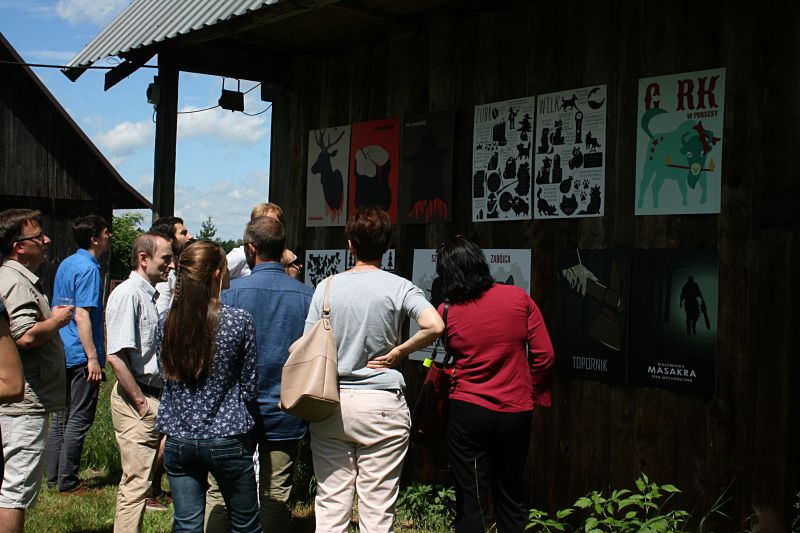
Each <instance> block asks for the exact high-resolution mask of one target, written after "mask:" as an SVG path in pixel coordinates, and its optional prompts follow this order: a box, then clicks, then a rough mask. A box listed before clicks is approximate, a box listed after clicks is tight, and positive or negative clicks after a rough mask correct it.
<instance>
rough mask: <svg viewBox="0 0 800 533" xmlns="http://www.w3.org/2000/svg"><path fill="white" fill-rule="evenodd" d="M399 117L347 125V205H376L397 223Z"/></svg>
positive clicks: (352, 207)
mask: <svg viewBox="0 0 800 533" xmlns="http://www.w3.org/2000/svg"><path fill="white" fill-rule="evenodd" d="M399 170H400V119H399V118H397V117H392V118H386V119H380V120H371V121H368V122H359V123H356V124H353V125H352V126H351V129H350V183H349V189H348V198H349V199H348V204H347V205H348V209H349V212H350V213H353V211H355V209H357V208H359V207H370V206H375V207H380V208H381V209H383V210H385V211H386V212H387V213H389V217H390V218H391V219H392V223H394V224H396V223H397V186H398V179H399V176H400V173H399Z"/></svg>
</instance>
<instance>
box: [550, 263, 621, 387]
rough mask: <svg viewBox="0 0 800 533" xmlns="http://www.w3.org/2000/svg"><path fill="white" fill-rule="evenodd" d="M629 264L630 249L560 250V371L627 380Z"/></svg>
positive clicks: (556, 339) (556, 336) (556, 328)
mask: <svg viewBox="0 0 800 533" xmlns="http://www.w3.org/2000/svg"><path fill="white" fill-rule="evenodd" d="M630 268H631V252H630V250H578V249H574V248H573V249H569V250H562V251H561V252H560V253H559V255H558V281H557V282H556V283H557V285H556V316H555V320H554V321H553V331H552V333H553V344H554V346H555V350H556V353H557V354H558V357H557V358H556V364H557V369H558V373H559V375H561V376H564V377H573V378H588V379H596V380H600V381H604V382H607V383H615V384H624V383H626V380H627V364H628V317H629V310H628V308H629V295H630V276H631V273H630Z"/></svg>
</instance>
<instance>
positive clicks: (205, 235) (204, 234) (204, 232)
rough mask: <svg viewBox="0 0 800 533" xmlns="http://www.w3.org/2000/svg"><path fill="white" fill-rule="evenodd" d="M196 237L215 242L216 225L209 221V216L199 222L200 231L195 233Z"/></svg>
mask: <svg viewBox="0 0 800 533" xmlns="http://www.w3.org/2000/svg"><path fill="white" fill-rule="evenodd" d="M197 238H198V239H202V240H208V241H214V242H217V240H218V239H217V227H216V226H215V225H214V223H213V222H211V217H208V218H207V219H205V220H204V221H203V222H202V224H200V233H198V234H197Z"/></svg>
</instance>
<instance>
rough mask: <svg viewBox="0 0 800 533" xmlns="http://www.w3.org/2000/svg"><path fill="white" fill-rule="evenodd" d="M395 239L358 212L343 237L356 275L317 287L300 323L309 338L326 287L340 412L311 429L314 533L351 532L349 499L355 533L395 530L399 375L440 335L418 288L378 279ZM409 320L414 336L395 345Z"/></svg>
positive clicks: (404, 411)
mask: <svg viewBox="0 0 800 533" xmlns="http://www.w3.org/2000/svg"><path fill="white" fill-rule="evenodd" d="M391 232H392V223H391V220H390V219H389V215H388V214H386V212H385V211H383V210H381V209H377V208H363V209H359V210H357V211H356V212H355V213H354V214H353V216H352V217H351V218H350V220H349V221H348V222H347V226H346V227H345V235H346V237H347V243H348V247H349V249H350V252H351V253H352V254H353V255H354V256H355V258H356V263H355V266H354V267H353V268H352V269H350V270H348V271H347V272H344V273H342V274H338V275H336V276H334V277H331V278H328V279H326V280H324V281H322V282H321V283H320V284H319V286H317V290H316V292H315V293H314V297H313V299H312V301H311V308H310V310H309V313H308V318H307V319H306V330H308V329H309V328H310V327H311V326H313V325H314V324H315V323H316V322H317V321H318V320H319V319H320V317H321V316H322V298H323V294H324V291H325V286H326V285H327V284H328V283H330V284H331V290H330V306H331V325H332V326H333V332H334V334H335V336H336V347H337V350H338V355H339V394H340V404H339V408H338V409H337V410H336V411H335V412H334V414H333V415H332V416H331V417H330V418H328V419H326V420H324V421H322V422H315V423H312V424H311V451H312V454H313V459H314V473H315V475H316V477H317V496H316V501H315V515H316V522H317V524H316V526H317V527H316V530H317V531H325V532H334V533H335V532H346V531H347V529H348V526H349V524H350V515H351V512H352V509H353V495H354V491H355V492H356V493H357V494H358V515H359V526H360V530H361V532H362V533H372V532H378V531H391V530H392V523H393V521H394V503H395V500H397V493H398V485H399V481H400V472H401V470H402V467H403V459H404V458H405V454H406V451H407V450H408V439H409V430H410V428H411V415H410V413H409V410H408V406H407V405H406V401H405V398H404V396H403V388H404V387H405V383H404V381H403V375H402V374H401V373H400V372H399V371H397V370H396V367H397V366H398V365H399V364H400V362H401V361H402V360H403V359H404V358H405V357H407V356H408V355H409V354H410V353H412V352H415V351H417V350H420V349H421V348H424V347H425V346H428V345H429V344H431V343H433V341H434V340H436V338H437V337H438V336H439V335H440V334H441V333H442V331H443V330H444V323H443V322H442V319H441V318H440V317H439V314H438V313H437V312H436V310H435V309H434V308H433V306H431V304H430V303H429V302H428V301H427V300H426V299H425V296H424V294H423V293H422V291H421V290H420V289H419V288H417V287H416V286H414V284H413V283H411V282H410V281H408V280H406V279H404V278H401V277H399V276H395V275H394V274H390V273H388V272H384V271H383V270H381V268H380V266H381V257H382V256H383V254H384V252H386V250H387V249H388V248H389V239H390V237H391ZM407 316H408V317H410V318H411V319H412V320H415V321H416V322H417V323H418V324H419V328H420V329H419V331H418V332H417V333H416V334H415V335H414V336H413V337H411V338H410V339H408V340H407V341H405V342H400V341H401V338H400V328H401V326H402V324H403V321H404V320H405V318H406V317H407Z"/></svg>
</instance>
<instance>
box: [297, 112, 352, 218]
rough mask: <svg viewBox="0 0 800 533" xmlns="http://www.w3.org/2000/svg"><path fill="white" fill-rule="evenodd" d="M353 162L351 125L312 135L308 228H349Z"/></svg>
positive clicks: (307, 210) (307, 206) (309, 157)
mask: <svg viewBox="0 0 800 533" xmlns="http://www.w3.org/2000/svg"><path fill="white" fill-rule="evenodd" d="M349 160H350V126H349V125H348V126H338V127H333V128H322V129H319V130H311V131H309V132H308V169H307V170H308V172H307V174H306V179H307V182H308V185H307V187H306V226H308V227H318V226H344V225H345V222H346V221H347V183H348V176H349V173H348V170H349V168H350V167H349V165H348V161H349Z"/></svg>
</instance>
